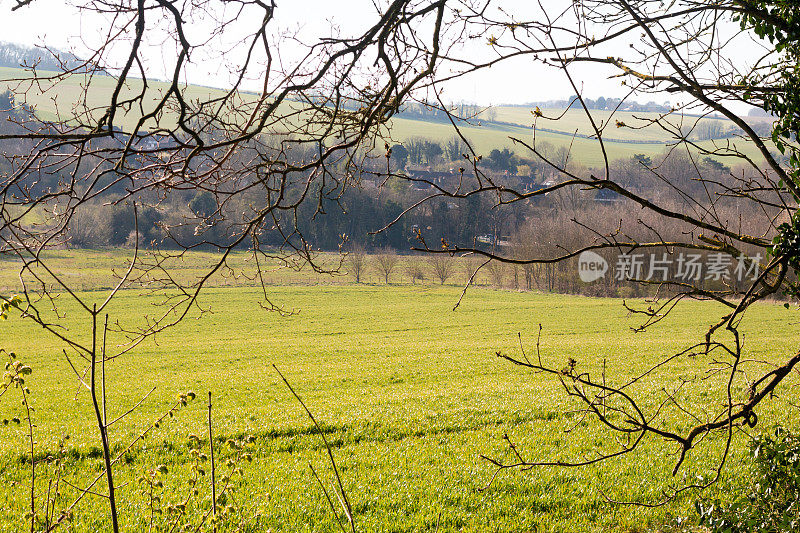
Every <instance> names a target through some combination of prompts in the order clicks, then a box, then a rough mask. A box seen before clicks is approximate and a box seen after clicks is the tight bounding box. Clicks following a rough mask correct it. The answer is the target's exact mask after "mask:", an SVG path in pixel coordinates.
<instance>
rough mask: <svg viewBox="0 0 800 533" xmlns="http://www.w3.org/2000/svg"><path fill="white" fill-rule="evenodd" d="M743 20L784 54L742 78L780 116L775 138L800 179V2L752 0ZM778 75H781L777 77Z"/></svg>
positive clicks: (760, 101)
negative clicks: (770, 65)
mask: <svg viewBox="0 0 800 533" xmlns="http://www.w3.org/2000/svg"><path fill="white" fill-rule="evenodd" d="M743 3H744V4H746V6H747V7H746V8H745V9H746V11H745V14H743V15H742V16H741V17H739V20H740V22H741V24H742V28H743V29H744V28H747V27H751V28H752V29H753V31H754V32H755V33H756V35H758V36H759V37H761V38H762V39H768V40H769V42H770V43H771V44H772V45H774V46H775V51H776V52H778V53H779V54H781V57H780V60H779V62H778V63H777V65H776V66H775V68H774V69H770V71H769V72H768V73H766V74H757V75H754V76H752V77H751V78H750V79H745V80H742V81H743V83H744V84H746V85H751V86H753V87H754V89H753V91H752V92H748V93H747V94H746V95H745V97H746V98H748V99H750V100H754V101H755V103H756V105H759V106H760V107H762V108H763V109H764V110H765V111H768V112H770V113H772V114H773V115H775V116H776V117H778V120H777V121H776V122H775V125H774V127H773V130H772V141H773V142H774V143H775V146H776V147H777V148H778V150H779V151H780V152H781V153H782V154H787V152H788V156H789V166H790V168H791V169H792V170H791V176H792V179H793V180H794V181H795V183H800V149H798V147H797V146H796V144H793V141H797V132H798V131H800V4H798V3H797V1H796V0H748V1H747V2H743ZM776 76H777V79H776ZM758 86H769V87H770V88H771V89H775V90H774V91H768V92H761V91H760V90H758V89H755V87H758Z"/></svg>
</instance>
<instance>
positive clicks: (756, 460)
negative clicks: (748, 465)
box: [697, 427, 800, 533]
mask: <svg viewBox="0 0 800 533" xmlns="http://www.w3.org/2000/svg"><path fill="white" fill-rule="evenodd" d="M750 453H751V458H752V461H753V463H752V482H751V484H750V486H749V487H748V490H747V491H746V494H744V495H742V496H740V497H739V498H737V499H736V500H734V501H733V502H731V503H729V504H721V503H720V501H719V500H715V501H711V502H709V501H705V502H698V504H697V510H698V512H699V514H700V517H701V522H702V524H703V525H705V526H707V527H708V528H710V529H711V531H712V532H714V533H739V532H741V533H749V532H751V531H762V532H768V533H783V532H790V531H797V530H798V528H800V436H798V435H795V434H793V433H791V432H789V431H788V430H786V429H783V428H781V427H779V428H777V429H776V430H775V432H774V434H773V435H770V434H766V435H762V436H760V437H758V438H757V439H756V440H755V441H754V442H753V444H752V446H751V450H750Z"/></svg>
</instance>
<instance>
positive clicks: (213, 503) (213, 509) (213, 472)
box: [208, 391, 217, 533]
mask: <svg viewBox="0 0 800 533" xmlns="http://www.w3.org/2000/svg"><path fill="white" fill-rule="evenodd" d="M208 444H209V445H210V446H211V512H212V513H213V515H214V518H215V520H214V532H215V533H216V531H217V521H216V517H217V484H216V466H215V464H214V435H213V433H212V432H211V391H208Z"/></svg>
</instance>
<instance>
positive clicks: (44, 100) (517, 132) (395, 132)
mask: <svg viewBox="0 0 800 533" xmlns="http://www.w3.org/2000/svg"><path fill="white" fill-rule="evenodd" d="M40 74H41V73H40ZM44 74H46V73H44ZM30 76H31V75H30V73H29V72H28V71H26V70H23V69H18V68H17V69H15V68H8V67H0V87H3V86H8V87H9V88H10V89H12V91H15V92H17V93H22V92H24V93H25V96H24V98H20V99H21V100H22V101H24V102H25V103H27V104H28V105H30V106H31V107H33V108H34V109H35V111H36V113H37V115H38V116H39V117H40V118H41V119H43V120H48V121H63V120H70V119H71V118H74V116H76V115H78V116H82V117H87V116H94V117H97V116H99V114H100V113H101V111H102V109H103V106H104V104H105V103H106V102H107V99H108V95H109V93H110V91H111V90H112V88H113V87H114V86H115V83H116V80H115V79H114V78H113V77H111V76H97V77H94V78H92V79H91V80H90V79H89V78H87V77H86V76H84V75H73V76H71V77H70V78H68V79H66V80H63V81H61V82H59V83H58V86H57V87H53V88H52V89H51V90H48V91H44V92H43V91H40V90H38V89H37V88H35V87H30V85H31V84H30V83H29V82H26V81H25V80H26V79H30ZM87 84H88V86H89V90H88V99H87V103H88V107H87V108H84V107H79V106H78V105H77V104H78V103H80V102H81V94H82V93H83V90H84V87H86V86H87ZM43 87H44V88H49V87H48V86H47V85H46V83H45V84H44V85H43ZM166 88H167V84H166V83H164V82H150V83H149V88H148V100H149V102H150V103H151V104H152V105H155V102H156V101H157V99H158V98H159V97H160V96H161V95H162V94H163V92H164V91H165V90H166ZM26 89H28V90H26ZM139 90H141V82H139V81H137V80H135V79H134V80H131V81H130V82H129V84H128V86H127V87H126V89H125V91H124V94H126V95H130V94H133V93H134V92H135V91H139ZM182 92H183V95H184V98H186V99H187V100H197V99H206V98H208V97H213V96H220V95H222V94H224V92H223V91H222V90H221V89H215V88H211V87H204V86H199V85H188V86H184V87H182ZM238 97H239V98H240V101H241V102H242V104H243V105H244V106H246V105H247V103H248V101H249V102H252V101H253V99H254V98H255V97H254V96H253V95H252V94H247V93H244V94H241V95H239V96H238ZM286 105H292V106H294V105H299V104H294V103H288V104H286ZM150 109H152V107H150ZM150 109H148V108H147V107H146V108H145V109H144V111H145V112H147V111H149V110H150ZM492 109H493V111H492V112H491V115H493V116H492V119H493V120H488V116H489V113H484V115H483V117H479V119H478V120H472V121H469V122H464V123H461V124H460V129H461V132H462V133H463V134H464V136H465V137H466V138H468V139H469V140H470V141H471V142H472V143H473V145H474V147H475V149H476V150H477V151H478V152H479V153H482V154H488V152H489V151H491V150H492V149H494V148H499V149H502V148H506V147H507V148H511V149H513V150H514V151H516V152H517V153H518V154H519V155H522V156H529V155H530V154H528V153H527V152H528V151H527V149H525V148H524V147H522V146H519V145H515V143H514V142H513V141H512V139H511V138H512V137H515V138H518V139H523V140H525V141H526V142H529V143H530V142H532V139H533V127H532V125H533V124H534V121H535V122H536V125H537V132H536V141H537V142H538V143H543V142H546V143H549V144H551V145H553V146H554V147H555V148H558V147H561V146H567V147H570V148H571V150H572V157H573V159H574V160H575V161H579V162H581V163H583V164H585V165H587V166H597V165H600V164H602V161H603V156H602V151H601V149H600V146H599V144H598V142H597V141H596V140H595V139H591V138H587V137H590V136H592V135H593V134H594V132H593V130H592V128H591V126H590V124H589V121H588V119H587V117H586V114H585V112H584V111H583V110H581V109H570V110H568V111H567V112H566V113H564V114H563V116H562V117H561V118H560V119H559V120H557V121H554V120H547V119H546V118H545V117H551V116H559V115H562V113H563V110H556V109H552V110H550V109H543V110H542V112H543V114H544V116H545V117H539V118H538V119H536V117H534V115H533V113H532V112H533V107H525V106H498V107H494V108H492ZM139 116H140V114H139V113H138V112H136V111H135V110H134V111H131V112H129V113H127V114H126V115H123V116H121V117H120V118H119V119H118V124H119V125H120V126H122V127H124V128H125V129H127V130H130V129H132V128H133V127H134V126H135V125H136V122H137V119H138V118H139ZM592 116H593V117H594V118H595V120H596V122H597V123H598V125H600V124H602V125H604V126H605V127H604V129H603V137H604V139H605V140H606V150H607V152H608V156H609V159H612V160H613V159H617V158H629V157H631V156H633V155H634V154H645V155H649V156H655V155H658V154H661V153H663V152H664V151H665V150H666V149H667V148H668V146H669V143H670V142H671V139H670V136H669V134H668V133H667V132H665V131H664V130H662V129H661V128H658V127H656V126H647V127H643V126H645V124H646V120H644V119H648V118H654V117H655V116H657V114H656V113H635V112H634V113H631V112H618V113H614V114H613V116H612V113H611V112H610V111H592ZM535 119H536V120H535ZM670 120H672V121H673V123H674V124H675V125H680V126H682V127H684V128H689V127H691V126H692V125H694V123H695V122H697V120H698V118H697V117H692V116H685V117H673V118H671V119H670ZM748 120H751V121H768V120H769V119H768V118H752V117H751V118H749V119H748ZM609 121H611V122H613V124H608V123H609ZM616 121H621V122H623V123H625V124H626V125H627V126H631V127H619V128H618V127H616ZM703 121H709V122H720V123H721V125H722V126H723V128H727V127H728V126H729V125H730V124H731V123H730V122H729V121H727V120H723V119H713V118H707V119H703ZM174 122H175V119H174V117H172V118H170V117H169V116H167V117H163V118H162V121H161V124H162V125H163V126H166V127H170V126H172V125H174ZM701 124H702V123H701ZM153 126H154V124H152V123H151V124H146V125H145V128H148V127H153ZM634 128H641V129H634ZM454 134H455V133H454V131H453V127H452V125H450V124H449V122H444V121H433V120H424V119H416V118H409V117H403V116H401V117H395V118H394V119H393V120H392V122H391V129H390V131H389V132H388V136H389V141H390V142H402V141H405V140H408V139H409V138H413V137H422V138H427V139H432V140H437V141H440V142H443V141H446V140H448V139H450V138H452V137H453V136H454ZM727 143H732V144H733V145H735V146H736V147H737V148H738V149H739V150H741V151H742V152H744V153H746V154H748V155H751V156H753V157H756V158H758V154H757V153H756V151H755V149H754V147H752V146H751V145H750V144H749V143H746V142H744V141H743V140H741V139H737V138H727V139H719V140H716V141H698V144H699V145H701V146H703V147H705V148H707V149H712V148H713V147H714V146H715V145H716V146H725V145H726V144H727ZM718 159H720V161H723V162H724V161H725V159H724V158H718Z"/></svg>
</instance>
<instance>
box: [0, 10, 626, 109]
mask: <svg viewBox="0 0 800 533" xmlns="http://www.w3.org/2000/svg"><path fill="white" fill-rule="evenodd" d="M564 1H565V0H544V4H545V5H546V6H549V5H555V4H563V2H564ZM13 4H14V1H13V0H0V20H2V26H1V27H2V32H0V36H1V37H0V40H4V41H8V42H15V43H20V44H26V45H40V44H43V43H46V44H47V45H49V46H53V47H57V48H61V49H69V48H70V47H72V48H74V49H75V50H76V51H77V52H78V55H81V54H80V50H81V49H82V48H83V49H85V48H84V47H83V46H82V42H87V43H88V44H91V42H92V40H93V39H94V40H96V39H99V38H100V37H101V35H100V32H99V27H100V25H99V24H98V23H97V22H98V21H97V19H94V18H91V17H89V16H87V15H84V16H81V15H79V14H78V12H77V10H76V8H75V7H74V6H72V5H70V4H66V3H64V2H59V1H54V0H34V1H33V2H32V3H31V4H30V5H29V6H26V7H24V8H22V9H19V10H17V11H15V12H12V11H11V6H12V5H13ZM503 4H504V5H505V6H509V5H510V6H511V7H512V8H513V9H512V10H511V11H513V12H514V14H515V15H516V14H517V13H518V12H519V14H521V15H524V14H523V13H522V12H523V11H525V10H527V9H530V6H531V5H533V4H534V3H533V2H530V1H529V0H516V1H515V0H511V1H508V0H506V1H505V2H503ZM277 6H278V7H277V10H276V19H277V21H278V23H279V27H280V28H283V29H290V28H300V29H301V32H302V35H304V36H305V40H306V42H308V41H309V40H310V36H312V35H313V36H326V35H329V34H330V32H331V21H334V22H335V23H336V25H338V26H339V27H340V28H341V32H342V33H343V34H355V33H360V32H361V31H363V30H364V29H366V28H367V27H368V26H369V25H371V24H372V23H374V21H375V20H376V11H375V8H374V5H373V3H372V1H371V0H339V1H332V0H278V1H277ZM237 22H238V21H237ZM245 22H246V21H245ZM254 22H257V21H254ZM230 33H232V32H229V34H230ZM233 33H235V30H233ZM194 37H195V38H197V39H202V38H203V36H201V35H195V36H194ZM473 46H475V48H474V51H475V54H476V55H482V54H487V53H490V50H489V47H488V46H486V43H485V42H482V43H481V44H479V45H477V44H476V45H473ZM146 54H147V55H148V57H149V58H150V59H151V61H152V62H156V63H157V62H158V61H159V60H161V61H162V66H161V67H160V70H161V71H162V76H163V72H166V71H167V70H168V68H169V65H168V64H167V65H165V64H164V63H163V61H164V60H166V61H169V58H170V57H172V56H171V55H170V54H169V53H164V52H163V51H162V50H161V49H160V48H159V46H158V43H155V44H154V45H153V46H151V47H150V49H149V51H148V52H146ZM289 55H290V54H289ZM223 59H228V60H230V56H229V57H228V58H223ZM220 63H221V59H219V58H217V59H209V58H206V59H204V60H202V61H197V60H196V59H195V65H193V67H192V68H191V70H189V77H190V79H189V81H191V82H194V83H203V84H206V85H212V86H225V85H227V81H226V78H225V76H224V75H223V74H222V73H223V72H224V68H223V67H221V65H220ZM155 70H159V67H156V68H155ZM578 77H579V78H580V79H581V80H582V82H581V83H582V86H583V89H584V91H585V94H586V95H587V96H589V97H592V98H597V97H599V96H624V94H625V91H624V89H623V88H622V87H621V85H620V80H619V79H614V80H609V79H607V78H608V76H607V71H602V70H600V69H598V68H597V67H594V68H593V69H589V68H584V70H583V71H580V72H578ZM570 94H573V90H572V88H571V86H570V85H569V84H568V82H567V80H566V79H564V77H563V75H561V74H559V73H556V72H554V71H552V70H550V69H547V68H545V67H543V66H541V65H539V64H537V63H535V62H533V61H531V60H530V59H527V58H523V59H520V60H516V61H507V62H505V63H503V64H500V65H496V66H493V67H492V68H491V69H486V70H484V71H482V72H481V73H479V74H476V75H473V76H471V77H469V78H465V79H461V80H459V81H458V82H456V83H452V84H450V85H448V86H447V87H446V99H447V100H449V101H468V102H477V103H481V104H495V105H496V104H501V103H524V102H530V101H539V100H549V99H560V98H565V97H566V96H568V95H570Z"/></svg>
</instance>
